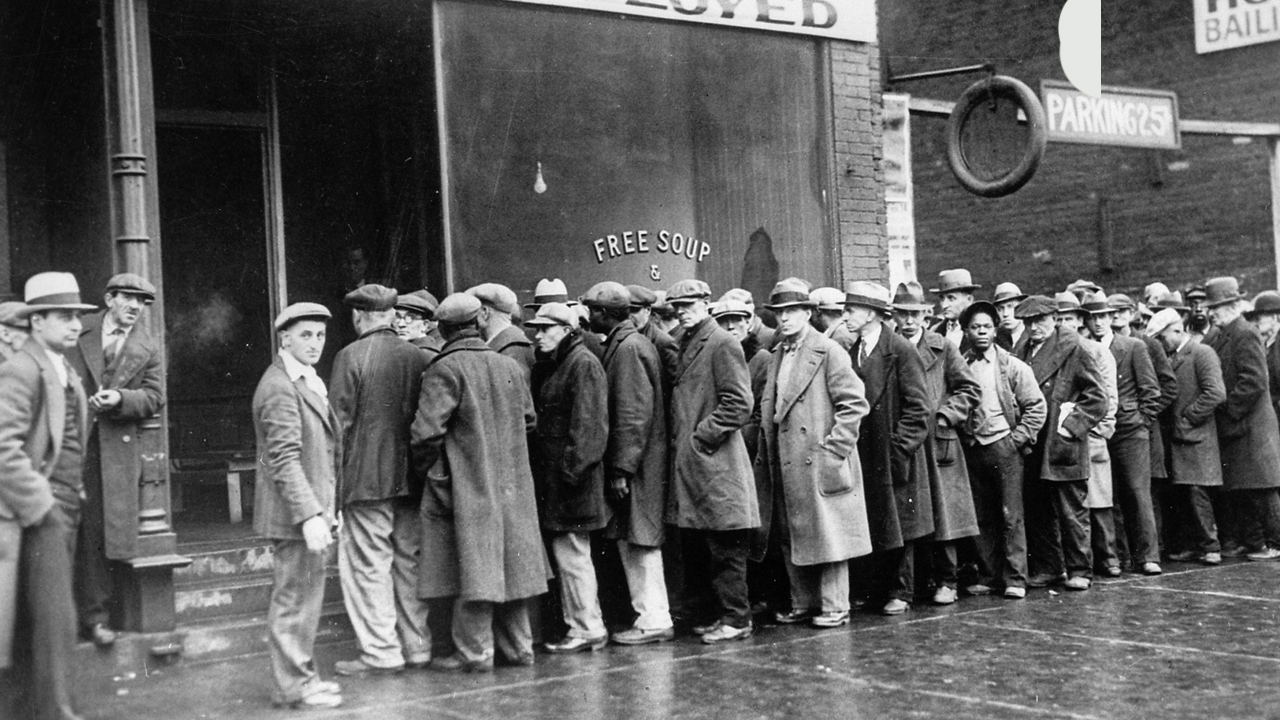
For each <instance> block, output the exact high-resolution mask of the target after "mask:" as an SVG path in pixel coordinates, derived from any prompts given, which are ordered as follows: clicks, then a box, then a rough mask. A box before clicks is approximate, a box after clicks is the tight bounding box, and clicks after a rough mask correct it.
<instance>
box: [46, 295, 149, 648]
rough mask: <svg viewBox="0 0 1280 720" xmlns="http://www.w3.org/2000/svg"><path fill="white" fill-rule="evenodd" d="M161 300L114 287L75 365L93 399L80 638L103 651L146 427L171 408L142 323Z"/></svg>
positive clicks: (129, 545) (83, 336)
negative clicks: (113, 565)
mask: <svg viewBox="0 0 1280 720" xmlns="http://www.w3.org/2000/svg"><path fill="white" fill-rule="evenodd" d="M155 299H156V288H155V286H154V285H152V284H151V282H150V281H149V280H147V279H146V278H143V277H141V276H139V275H135V274H133V273H121V274H119V275H116V276H114V277H112V278H111V279H110V280H108V281H107V289H106V294H105V296H104V298H103V302H104V304H105V305H106V310H104V311H103V312H102V313H101V314H98V315H93V316H90V317H88V318H86V319H85V321H84V329H83V330H82V331H81V333H80V339H79V341H78V342H77V343H76V347H75V349H73V350H71V351H70V352H68V353H67V360H68V361H69V362H71V365H72V367H74V368H75V369H76V372H77V373H79V375H80V378H81V380H82V381H83V382H84V392H85V395H86V397H88V398H89V438H88V442H87V443H86V445H85V458H84V459H85V464H84V489H85V496H86V499H85V503H84V507H83V508H82V510H81V516H80V539H79V542H78V544H77V547H76V605H77V610H78V611H79V616H80V632H81V634H82V635H83V636H84V637H86V638H87V639H89V640H92V641H93V642H94V644H95V645H97V646H98V647H107V646H109V645H111V643H113V642H115V632H114V631H112V630H111V629H109V627H108V625H109V623H110V619H111V618H110V613H109V612H108V609H109V608H108V604H109V602H110V600H111V567H110V565H111V561H116V560H125V559H128V558H130V557H133V555H134V553H133V550H134V547H133V544H134V538H133V525H134V522H135V519H136V518H137V517H138V488H139V487H140V485H141V481H142V449H143V448H142V443H140V442H134V440H136V439H137V437H138V432H139V429H140V428H139V426H140V425H141V424H142V422H143V421H144V420H146V419H148V418H151V417H154V416H155V415H156V414H157V413H159V412H160V408H161V406H163V405H164V402H165V396H164V382H163V379H162V377H161V360H160V343H159V342H157V341H156V340H155V338H153V337H152V336H151V332H150V330H148V328H147V325H146V323H144V322H140V320H141V319H142V313H143V309H144V308H146V307H147V306H148V305H150V304H151V303H152V302H154V301H155Z"/></svg>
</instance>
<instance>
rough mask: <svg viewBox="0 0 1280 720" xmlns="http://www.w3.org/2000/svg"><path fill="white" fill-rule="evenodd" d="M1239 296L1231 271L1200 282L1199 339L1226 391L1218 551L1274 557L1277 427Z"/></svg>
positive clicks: (1262, 353)
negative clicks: (1204, 331)
mask: <svg viewBox="0 0 1280 720" xmlns="http://www.w3.org/2000/svg"><path fill="white" fill-rule="evenodd" d="M1244 297H1245V296H1244V294H1243V293H1241V292H1240V286H1239V283H1238V282H1237V281H1236V279H1235V278H1233V277H1218V278H1213V279H1211V280H1209V281H1208V282H1207V283H1205V306H1206V307H1207V309H1208V315H1209V318H1210V320H1211V321H1212V323H1213V330H1212V331H1211V332H1210V333H1209V334H1208V335H1207V336H1205V340H1204V343H1205V344H1206V345H1208V346H1209V347H1210V348H1212V349H1213V351H1214V352H1216V353H1218V359H1219V360H1221V361H1222V381H1223V384H1224V385H1225V386H1226V389H1227V400H1226V402H1224V403H1222V404H1221V405H1219V406H1218V410H1217V423H1218V450H1219V452H1220V453H1221V455H1222V481H1223V487H1224V488H1225V489H1226V491H1227V493H1226V495H1227V503H1228V508H1229V513H1228V517H1227V518H1224V519H1225V520H1226V522H1224V523H1222V525H1221V526H1220V527H1219V528H1218V530H1219V532H1220V533H1221V534H1222V535H1223V536H1225V537H1223V545H1224V547H1223V550H1222V554H1223V555H1224V556H1239V555H1241V554H1245V555H1247V556H1248V558H1249V559H1250V560H1275V559H1277V558H1280V495H1278V494H1277V488H1280V429H1277V425H1276V409H1275V406H1274V405H1273V404H1272V402H1271V389H1270V382H1269V380H1268V377H1267V355H1266V349H1265V348H1264V347H1263V345H1262V336H1261V335H1259V334H1258V330H1257V328H1255V327H1253V325H1251V324H1249V322H1248V321H1247V320H1245V319H1244V316H1243V313H1244ZM1228 542H1230V543H1231V545H1230V546H1227V545H1228Z"/></svg>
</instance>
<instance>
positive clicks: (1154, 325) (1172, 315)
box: [1147, 308, 1182, 337]
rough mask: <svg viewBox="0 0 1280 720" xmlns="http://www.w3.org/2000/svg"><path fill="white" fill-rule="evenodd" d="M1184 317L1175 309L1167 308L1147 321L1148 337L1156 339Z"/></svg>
mask: <svg viewBox="0 0 1280 720" xmlns="http://www.w3.org/2000/svg"><path fill="white" fill-rule="evenodd" d="M1181 319H1182V316H1181V315H1179V314H1178V311H1177V310H1174V309H1173V308H1165V309H1163V310H1161V311H1160V312H1158V313H1156V314H1155V315H1153V316H1152V317H1151V319H1150V320H1148V321H1147V335H1149V336H1151V337H1154V336H1156V335H1159V334H1160V333H1162V332H1164V331H1165V330H1166V329H1167V328H1168V327H1169V326H1170V325H1172V324H1174V323H1175V322H1178V321H1179V320H1181Z"/></svg>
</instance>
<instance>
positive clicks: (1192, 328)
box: [1183, 285, 1214, 342]
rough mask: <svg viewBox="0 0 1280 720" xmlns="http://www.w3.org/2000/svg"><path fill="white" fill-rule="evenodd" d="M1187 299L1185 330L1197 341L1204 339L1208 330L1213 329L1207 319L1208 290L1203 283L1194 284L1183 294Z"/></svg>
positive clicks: (1207, 334)
mask: <svg viewBox="0 0 1280 720" xmlns="http://www.w3.org/2000/svg"><path fill="white" fill-rule="evenodd" d="M1183 297H1185V298H1186V300H1187V312H1188V313H1189V315H1188V317H1187V319H1186V320H1185V321H1184V324H1185V325H1186V329H1187V332H1188V333H1190V334H1191V337H1192V338H1194V339H1196V340H1198V341H1201V342H1203V341H1205V340H1206V339H1207V338H1208V336H1209V332H1210V331H1212V330H1213V329H1214V326H1213V323H1212V322H1210V320H1209V305H1208V300H1209V292H1208V291H1207V290H1206V289H1205V287H1204V286H1203V285H1196V286H1194V287H1192V288H1190V289H1188V290H1187V292H1186V293H1185V294H1184V295H1183Z"/></svg>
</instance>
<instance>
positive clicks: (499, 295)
mask: <svg viewBox="0 0 1280 720" xmlns="http://www.w3.org/2000/svg"><path fill="white" fill-rule="evenodd" d="M467 294H468V295H471V296H472V297H474V298H476V299H477V300H479V301H480V317H479V322H480V333H481V334H482V335H483V336H484V339H485V340H487V341H488V343H489V347H491V348H493V349H494V351H495V352H497V353H498V354H499V355H506V356H507V357H509V358H511V359H513V360H515V361H517V362H519V363H520V364H521V365H522V366H524V369H525V379H526V380H527V379H528V377H529V371H530V370H531V369H532V368H533V362H534V356H533V342H532V341H530V340H529V338H528V336H526V335H525V334H524V332H523V331H521V330H520V328H518V327H516V326H515V324H514V323H513V318H515V317H518V316H519V314H520V303H519V300H517V299H516V294H515V292H513V291H512V290H511V288H509V287H507V286H506V285H499V284H498V283H483V284H481V285H476V286H475V287H473V288H470V289H469V290H467Z"/></svg>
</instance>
